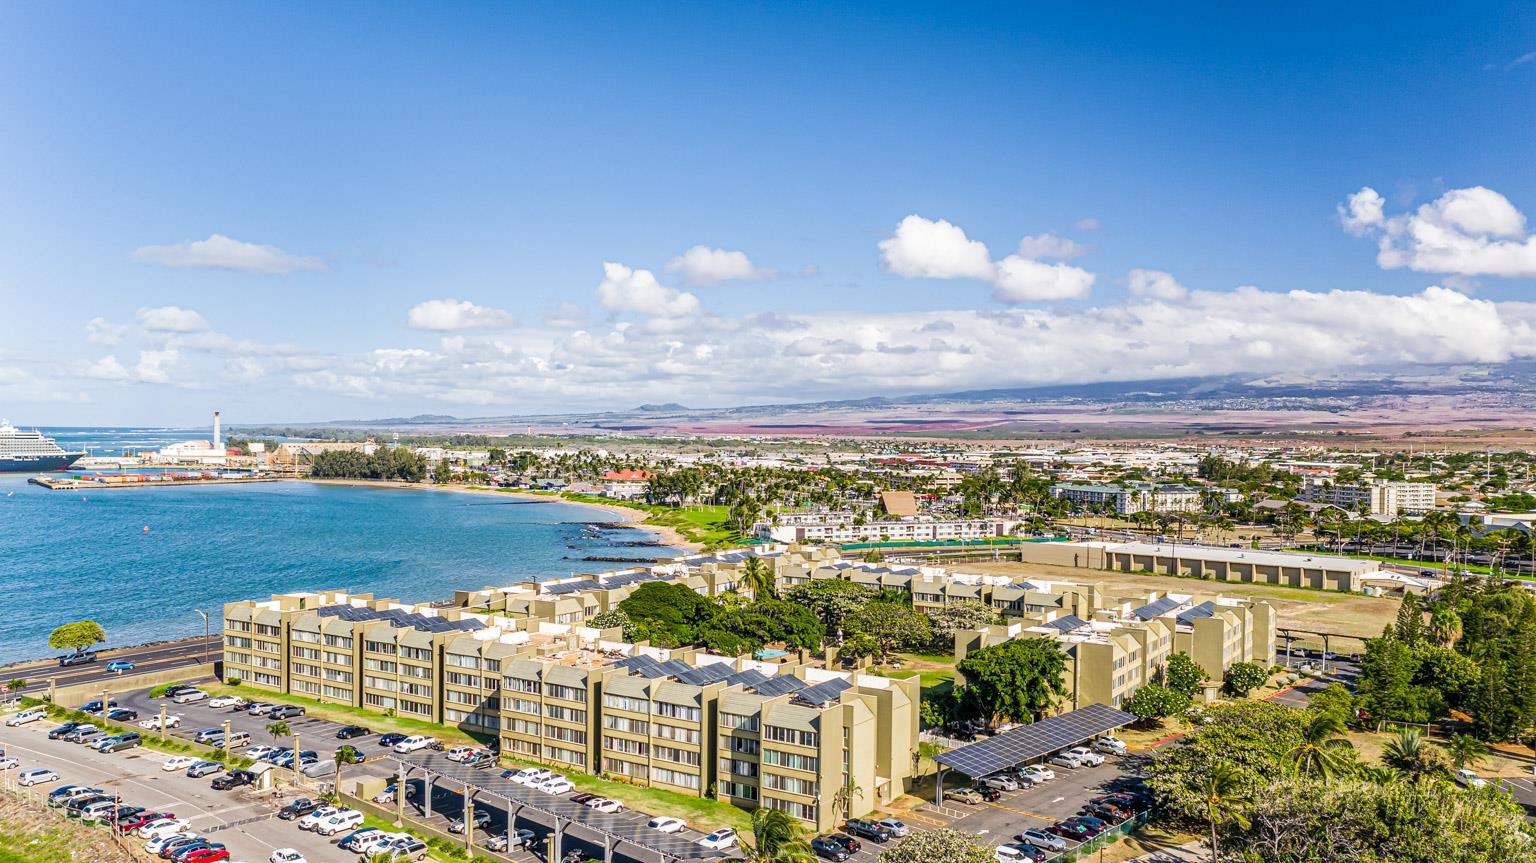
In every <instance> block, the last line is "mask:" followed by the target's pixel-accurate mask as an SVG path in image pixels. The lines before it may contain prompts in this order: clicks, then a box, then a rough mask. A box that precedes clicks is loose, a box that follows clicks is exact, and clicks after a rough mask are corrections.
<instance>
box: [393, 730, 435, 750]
mask: <svg viewBox="0 0 1536 863" xmlns="http://www.w3.org/2000/svg"><path fill="white" fill-rule="evenodd" d="M435 742H436V741H434V740H433V739H432V738H430V737H428V736H426V735H425V734H412V735H411V736H410V737H407V738H405V739H404V740H401V741H400V742H399V743H396V744H395V745H394V750H395V751H396V752H419V751H420V750H423V749H426V748H427V747H428V746H431V745H432V744H433V743H435Z"/></svg>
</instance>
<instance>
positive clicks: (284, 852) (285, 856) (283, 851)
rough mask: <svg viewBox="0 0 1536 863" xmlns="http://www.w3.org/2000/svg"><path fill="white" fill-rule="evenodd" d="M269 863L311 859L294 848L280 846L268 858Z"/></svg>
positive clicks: (301, 862)
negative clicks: (305, 857)
mask: <svg viewBox="0 0 1536 863" xmlns="http://www.w3.org/2000/svg"><path fill="white" fill-rule="evenodd" d="M267 863H309V861H308V860H305V859H304V855H303V854H300V853H299V852H297V851H295V850H293V849H292V848H279V849H277V850H276V851H273V852H272V856H270V857H268V858H267Z"/></svg>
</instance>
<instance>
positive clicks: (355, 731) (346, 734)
mask: <svg viewBox="0 0 1536 863" xmlns="http://www.w3.org/2000/svg"><path fill="white" fill-rule="evenodd" d="M372 733H373V732H371V731H369V730H368V729H366V728H364V727H363V726H361V725H344V726H342V728H341V730H340V731H338V732H336V739H337V740H352V739H353V738H357V737H367V736H368V735H370V734H372Z"/></svg>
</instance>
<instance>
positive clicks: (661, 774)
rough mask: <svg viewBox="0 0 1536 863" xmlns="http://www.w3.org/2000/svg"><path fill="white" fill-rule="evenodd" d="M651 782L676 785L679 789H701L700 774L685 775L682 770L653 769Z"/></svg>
mask: <svg viewBox="0 0 1536 863" xmlns="http://www.w3.org/2000/svg"><path fill="white" fill-rule="evenodd" d="M651 781H652V782H662V783H665V784H667V785H676V786H678V787H679V788H692V789H694V790H695V791H697V790H698V788H699V774H697V773H685V772H683V771H681V770H668V769H666V768H664V767H652V768H651Z"/></svg>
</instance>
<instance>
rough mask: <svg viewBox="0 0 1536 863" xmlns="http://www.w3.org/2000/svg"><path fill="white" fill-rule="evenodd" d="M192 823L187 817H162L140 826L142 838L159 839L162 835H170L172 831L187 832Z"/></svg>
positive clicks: (140, 836)
mask: <svg viewBox="0 0 1536 863" xmlns="http://www.w3.org/2000/svg"><path fill="white" fill-rule="evenodd" d="M191 826H192V823H191V822H190V821H188V820H187V819H185V818H161V819H160V820H159V821H151V822H149V823H148V824H145V825H144V826H143V827H140V828H139V831H138V832H139V838H140V839H159V838H160V837H161V836H169V835H171V834H172V833H182V832H185V831H186V829H187V828H188V827H191Z"/></svg>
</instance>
